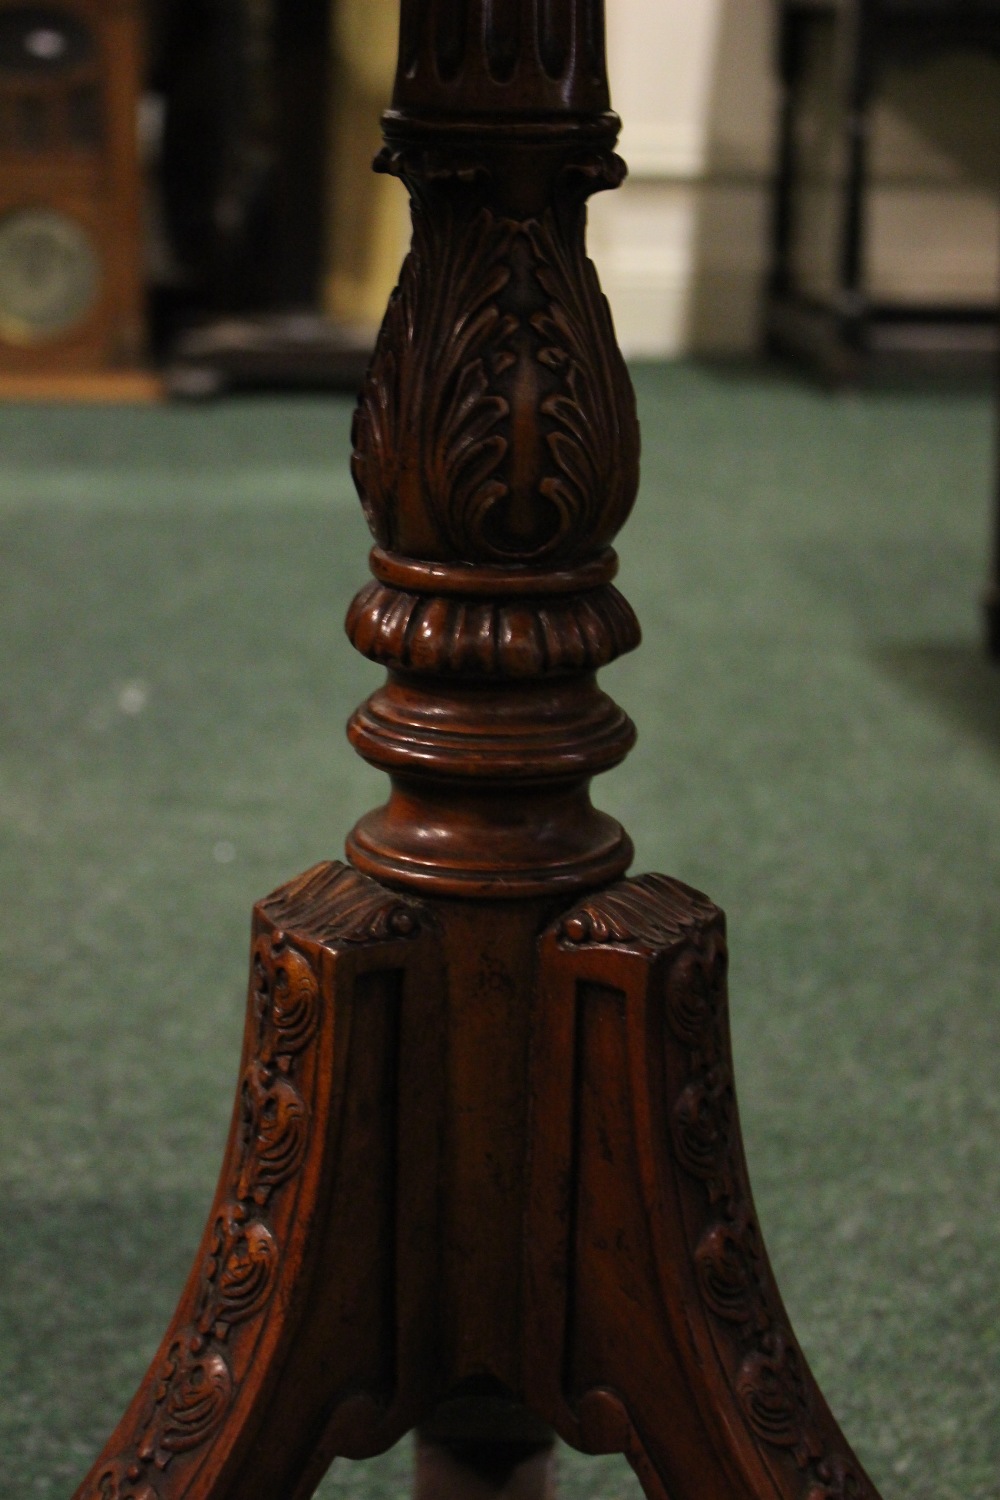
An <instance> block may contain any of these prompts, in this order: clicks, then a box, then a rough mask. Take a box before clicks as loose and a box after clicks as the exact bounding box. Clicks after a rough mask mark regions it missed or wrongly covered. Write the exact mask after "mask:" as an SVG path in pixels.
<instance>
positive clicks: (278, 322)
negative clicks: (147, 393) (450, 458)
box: [152, 0, 395, 395]
mask: <svg viewBox="0 0 1000 1500" xmlns="http://www.w3.org/2000/svg"><path fill="white" fill-rule="evenodd" d="M350 5H351V0H346V6H345V5H340V6H337V7H333V6H332V4H331V0H296V3H294V4H287V5H285V4H276V3H268V0H172V3H170V4H168V5H166V6H165V7H164V8H163V10H162V12H161V14H160V16H159V17H158V26H157V37H156V44H155V61H154V64H153V69H152V84H153V88H154V90H157V91H158V93H159V97H160V98H161V100H162V108H163V117H162V135H161V148H160V162H159V172H158V179H159V183H160V190H161V195H162V196H161V201H162V205H163V228H164V231H165V237H166V243H167V246H168V254H169V256H170V258H171V260H172V271H173V277H172V278H168V279H167V284H166V285H165V286H163V287H161V291H160V294H159V296H158V298H157V299H156V305H157V308H158V315H157V320H156V321H157V329H158V342H159V346H160V349H161V352H162V356H163V358H164V360H165V363H166V368H167V379H168V383H169V385H170V388H171V389H172V390H173V391H174V392H175V393H178V394H184V395H207V394H212V393H214V392H216V391H218V390H220V389H223V388H226V387H231V386H248V385H268V386H292V387H295V386H313V387H315V386H333V387H343V388H346V389H350V390H355V389H357V387H358V386H359V385H360V383H361V379H362V376H363V374H364V370H365V367H366V365H367V362H368V359H369V357H370V355H371V349H372V343H373V336H374V326H370V325H369V324H366V323H365V322H364V320H363V319H356V320H350V319H344V318H336V319H335V318H332V317H330V316H328V315H327V312H326V309H325V308H324V286H325V280H326V276H327V271H328V265H327V261H328V246H329V241H330V224H329V221H330V213H331V200H330V191H331V187H332V186H333V182H332V177H331V166H330V164H331V162H333V161H334V160H337V159H339V155H340V153H339V152H337V151H335V150H333V149H332V147H333V145H334V142H333V140H332V131H333V119H332V113H331V100H332V99H333V98H334V97H335V96H336V92H337V87H338V84H339V80H338V79H337V77H336V76H335V59H334V49H333V32H334V28H335V25H336V21H335V14H336V13H339V12H340V11H341V10H343V9H345V8H347V9H350ZM371 154H373V152H372V151H369V152H368V158H369V160H370V156H371ZM367 166H368V161H367V160H366V161H365V167H366V168H367ZM353 207H354V214H355V216H357V217H360V218H362V219H364V218H365V217H366V215H365V208H366V203H365V201H364V198H362V199H360V200H359V201H358V202H357V203H356V204H355V205H354V206H353ZM393 270H395V267H393Z"/></svg>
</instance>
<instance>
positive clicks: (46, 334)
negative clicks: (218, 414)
mask: <svg viewBox="0 0 1000 1500" xmlns="http://www.w3.org/2000/svg"><path fill="white" fill-rule="evenodd" d="M140 22H141V16H140V12H139V8H138V5H137V3H135V0H125V3H123V4H119V5H114V6H108V5H105V4H102V3H101V0H58V3H56V4H40V5H39V4H25V3H23V0H14V3H10V0H4V3H2V4H0V397H3V396H6V397H10V396H14V395H32V394H36V395H45V394H52V395H57V396H62V397H66V396H70V397H73V396H80V395H90V396H92V395H95V394H101V395H105V396H112V397H121V396H130V397H132V398H135V397H137V396H147V395H152V394H155V393H156V390H157V386H156V383H155V382H153V381H151V379H150V377H149V376H148V374H146V373H144V372H143V370H142V362H143V358H144V354H145V344H146V336H145V320H144V291H143V276H142V239H141V227H140V177H139V161H138V154H137V150H136V129H135V121H136V109H137V105H138V100H139V92H140V88H141V85H142V72H141V53H140V45H139V39H140Z"/></svg>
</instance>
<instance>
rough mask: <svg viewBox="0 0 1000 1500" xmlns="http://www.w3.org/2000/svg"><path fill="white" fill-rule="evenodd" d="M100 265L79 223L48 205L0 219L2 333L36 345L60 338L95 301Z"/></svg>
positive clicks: (99, 279)
mask: <svg viewBox="0 0 1000 1500" xmlns="http://www.w3.org/2000/svg"><path fill="white" fill-rule="evenodd" d="M100 283H101V266H100V260H99V258H98V254H97V251H96V249H95V247H94V244H93V242H92V240H91V238H90V236H89V235H88V234H87V232H86V230H84V229H83V228H82V227H81V225H79V224H78V223H77V222H76V221H75V220H74V219H71V218H70V217H69V216H68V215H67V214H63V213H59V212H57V211H56V210H54V209H49V208H33V209H20V210H18V211H16V212H15V213H9V214H7V215H5V217H4V218H2V219H0V336H2V337H3V338H5V339H6V340H7V342H8V343H13V344H36V343H41V342H43V341H45V340H47V339H53V338H58V337H59V336H60V335H61V334H64V333H66V332H67V331H68V330H69V329H71V328H72V327H73V326H74V325H75V324H76V323H79V322H80V321H81V320H82V319H83V318H84V317H86V315H87V313H88V312H90V310H91V308H92V307H93V306H94V304H95V302H96V301H97V297H98V294H99V291H100Z"/></svg>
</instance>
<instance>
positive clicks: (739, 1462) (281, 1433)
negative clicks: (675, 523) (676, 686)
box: [77, 0, 875, 1500]
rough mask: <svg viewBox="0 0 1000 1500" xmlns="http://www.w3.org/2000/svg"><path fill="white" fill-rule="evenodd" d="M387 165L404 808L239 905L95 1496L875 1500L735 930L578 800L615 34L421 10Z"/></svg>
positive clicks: (616, 720)
mask: <svg viewBox="0 0 1000 1500" xmlns="http://www.w3.org/2000/svg"><path fill="white" fill-rule="evenodd" d="M402 20H403V26H402V41H401V57H400V71H399V77H398V80H397V86H396V92H395V97H394V100H393V105H392V108H391V109H390V110H389V112H388V114H387V116H386V119H385V131H386V147H385V150H384V152H383V153H382V155H381V157H380V158H379V163H378V165H379V167H380V169H381V170H383V171H388V172H391V173H393V174H395V175H397V176H398V177H400V178H401V179H402V180H403V181H404V182H405V184H406V186H407V188H408V189H409V192H410V195H411V200H412V204H413V219H414V237H413V248H412V250H411V253H410V255H409V257H408V259H407V261H406V264H405V265H404V267H403V271H402V274H401V278H400V284H399V287H398V289H397V291H396V292H395V294H394V296H393V298H392V301H391V303H390V306H389V309H388V312H387V315H386V320H385V324H384V327H383V330H382V334H381V337H380V340H379V344H378V348H377V351H376V354H375V357H374V361H373V364H372V368H371V372H370V375H369V377H368V380H367V382H366V385H365V388H364V391H363V392H362V395H361V399H360V402H359V406H358V414H357V420H356V424H355V455H354V474H355V479H356V481H357V486H358V490H359V493H360V496H361V501H362V504H363V506H364V508H365V512H366V514H367V516H368V519H369V522H370V524H371V528H372V531H373V534H374V537H375V543H376V546H375V549H374V551H373V553H372V558H371V564H372V572H373V579H372V581H371V582H370V583H369V584H368V585H367V586H366V587H365V588H363V589H362V591H361V592H360V594H359V595H358V598H357V599H356V600H355V603H354V604H353V606H352V608H351V611H350V614H349V618H348V632H349V635H350V638H351V640H352V641H353V643H354V645H355V646H356V647H357V648H358V649H359V650H360V651H362V652H363V653H364V654H365V655H366V656H369V657H371V658H372V659H373V660H375V661H378V662H380V663H382V664H384V665H385V667H386V668H387V680H386V683H385V685H384V686H383V687H382V688H380V689H379V690H378V691H377V692H375V693H374V694H373V695H372V697H371V698H370V699H369V700H368V702H367V703H366V704H364V705H363V706H362V707H361V708H360V709H359V710H358V711H357V713H356V714H355V715H354V717H353V719H352V721H351V726H350V735H351V739H352V741H353V743H354V745H355V746H356V748H357V749H358V750H359V752H360V753H361V754H362V755H363V756H364V757H365V758H366V759H367V760H369V761H370V762H371V763H372V764H373V765H376V766H378V767H380V768H381V769H383V770H385V771H386V772H387V773H388V775H389V778H390V784H391V791H390V795H389V798H388V801H387V802H386V804H385V806H384V807H382V808H379V809H377V810H376V811H374V812H372V813H370V814H368V815H367V816H366V817H364V818H362V820H361V821H360V823H359V824H358V825H357V827H356V828H355V829H354V830H353V832H352V833H351V835H350V837H349V839H348V854H349V859H350V863H349V864H343V863H339V862H333V863H327V864H322V865H318V866H316V867H315V868H314V869H312V870H310V871H308V872H307V873H306V874H305V875H303V876H302V877H301V878H300V879H298V880H296V881H294V882H292V883H291V884H290V885H288V886H285V887H283V888H282V889H281V890H279V891H277V892H275V893H274V894H273V895H272V896H270V897H268V898H266V899H265V900H264V901H262V902H261V903H259V905H258V906H257V908H256V911H255V914H254V928H253V948H252V962H251V978H250V992H249V1001H248V1008H247V1029H246V1040H245V1045H244V1052H243V1059H242V1062H241V1072H240V1079H241V1082H240V1086H239V1089H238V1093H237V1100H236V1106H235V1110H234V1114H233V1122H232V1128H231V1133H230V1139H229V1145H228V1149H227V1153H226V1157H225V1161H224V1164H223V1169H222V1174H221V1177H220V1180H219V1186H218V1190H217V1195H216V1199H215V1203H214V1206H213V1208H212V1212H211V1214H210V1216H209V1220H208V1225H207V1228H206V1232H205V1237H204V1240H203V1242H202V1246H201V1249H200V1250H199V1252H198V1254H197V1256H196V1258H195V1262H194V1267H193V1269H192V1273H191V1277H190V1279H189V1281H188V1284H187V1287H186V1289H185V1291H184V1293H183V1295H182V1298H181V1301H180V1304H179V1306H178V1309H177V1312H176V1314H175V1317H174V1321H173V1322H172V1324H171V1326H170V1328H169V1330H168V1331H167V1334H166V1336H165V1338H164V1340H163V1343H162V1346H161V1348H160V1351H159V1353H158V1354H157V1356H156V1358H155V1359H154V1361H153V1364H152V1366H151V1368H150V1371H149V1374H148V1376H147V1377H146V1380H145V1381H144V1383H143V1385H142V1387H141V1388H140V1390H139V1392H138V1394H137V1396H136V1398H135V1400H134V1402H133V1404H132V1405H131V1407H130V1408H129V1410H128V1411H127V1413H126V1414H125V1416H124V1418H123V1419H122V1422H121V1424H120V1425H119V1427H118V1428H117V1430H116V1431H115V1433H114V1434H113V1435H112V1437H111V1439H110V1441H109V1443H108V1445H107V1447H106V1448H105V1450H104V1453H103V1454H102V1455H101V1456H100V1458H99V1459H98V1460H97V1462H96V1464H95V1465H94V1467H93V1468H92V1470H91V1472H90V1474H89V1475H88V1477H87V1478H86V1480H85V1481H84V1482H83V1484H82V1486H81V1487H80V1489H79V1490H78V1492H77V1494H78V1500H180V1497H181V1496H184V1497H191V1500H194V1497H198V1500H277V1497H282V1500H305V1497H307V1496H309V1495H310V1494H312V1492H313V1490H314V1488H315V1486H316V1484H317V1483H318V1481H319V1479H320V1478H321V1476H322V1475H323V1473H324V1472H325V1470H326V1468H327V1466H328V1465H329V1463H330V1461H331V1460H332V1459H334V1458H335V1457H337V1456H338V1455H340V1456H347V1457H355V1458H360V1457H365V1456H368V1455H373V1454H376V1453H378V1452H380V1451H383V1450H384V1449H386V1448H387V1447H389V1446H390V1445H391V1444H393V1443H395V1442H396V1441H398V1440H399V1439H400V1438H401V1437H402V1436H403V1435H404V1434H405V1433H407V1432H408V1431H410V1430H412V1429H416V1430H417V1432H418V1452H417V1477H416V1492H417V1496H418V1497H419V1500H431V1497H434V1500H448V1497H451V1496H455V1497H460V1496H461V1497H466V1500H473V1497H478V1496H484V1497H485V1496H492V1497H500V1496H506V1497H511V1500H513V1497H515V1496H517V1497H519V1500H544V1497H545V1496H547V1495H548V1494H550V1492H551V1486H552V1459H551V1445H552V1441H553V1435H554V1434H558V1435H560V1436H561V1437H562V1438H564V1439H565V1440H566V1441H567V1442H569V1443H571V1444H573V1445H575V1446H576V1447H577V1448H579V1449H582V1450H583V1451H585V1452H588V1453H600V1452H623V1453H625V1454H627V1456H628V1458H629V1460H630V1461H631V1463H632V1464H633V1465H634V1467H635V1469H636V1472H637V1473H638V1475H639V1478H640V1480H641V1483H642V1485H643V1487H644V1489H645V1491H646V1493H647V1495H648V1496H650V1497H651V1500H667V1497H668V1496H669V1497H670V1500H765V1497H767V1500H874V1495H875V1492H874V1490H873V1489H872V1486H871V1484H870V1483H869V1481H868V1480H867V1478H866V1477H865V1475H864V1473H863V1471H862V1469H861V1467H860V1465H859V1463H858V1461H857V1459H856V1458H855V1457H854V1456H853V1454H852V1453H851V1452H850V1449H849V1448H848V1446H847V1444H846V1442H845V1440H844V1438H843V1436H842V1435H841V1433H840V1432H839V1430H838V1428H837V1426H836V1423H835V1422H834V1420H833V1418H832V1416H831V1415H830V1412H829V1410H828V1409H827V1407H826V1405H825V1403H824V1401H823V1398H822V1396H821V1395H820V1393H819V1391H818V1390H817V1388H816V1386H815V1383H814V1382H813V1380H812V1377H811V1376H810V1373H809V1370H808V1367H807V1365H806V1362H805V1359H804V1357H803V1355H802V1352H801V1350H800V1349H799V1347H798V1345H797V1344H796V1341H795V1338H794V1335H793V1333H792V1330H791V1328H790V1326H789V1323H788V1319H787V1317H786V1315H785V1312H784V1310H783V1308H782V1305H781V1300H780V1297H779V1295H778V1292H777V1289H776V1287H775V1284H774V1280H773V1277H772V1275H771V1272H770V1269H769V1266H768V1262H767V1257H766V1253H765V1250H764V1246H763V1243H762V1240H761V1235H760V1231H759V1227H758V1225H757V1221H756V1217H755V1214H754V1209H753V1204H752V1199H751V1194H750V1188H749V1183H748V1180H747V1174H746V1167H745V1164H744V1160H743V1153H742V1148H741V1141H740V1132H739V1123H738V1116H737V1111H736V1103H735V1096H734V1084H733V1075H732V1064H731V1058H730V1051H729V1040H728V1023H727V1012H726V988H725V984H726V947H725V933H724V923H723V918H722V915H721V913H720V912H719V911H718V910H717V908H716V907H715V906H714V905H713V904H712V903H711V902H710V901H709V900H708V899H707V898H706V897H704V896H702V895H700V894H699V893H697V892H695V891H692V890H689V889H688V888H687V887H685V886H683V885H681V884H679V883H678V882H676V881H673V880H670V879H668V878H666V877H664V876H657V875H647V876H642V877H639V878H637V879H631V880H629V879H625V878H624V876H625V872H626V869H627V867H628V864H629V861H630V859H631V845H630V842H629V839H628V836H627V834H626V833H625V832H624V831H623V829H622V828H621V827H620V826H619V825H618V824H617V823H616V822H615V820H614V819H612V818H610V817H608V816H607V815H606V814H604V813H601V812H600V811H598V810H597V809H596V808H595V807H594V806H593V804H592V802H591V799H590V781H591V778H592V777H593V776H594V775H595V774H596V773H597V772H599V771H602V770H604V769H606V768H608V767H609V766H613V765H615V764H616V763H617V762H619V761H620V760H621V759H622V757H623V756H624V755H625V754H626V753H627V752H628V750H629V749H630V747H631V745H632V742H633V738H634V730H633V726H632V725H631V723H630V722H629V720H628V719H627V717H626V716H625V715H624V714H623V713H622V711H621V710H620V709H619V708H618V707H617V706H616V705H615V704H614V703H613V701H612V700H611V699H610V698H609V697H608V696H607V695H606V694H605V693H603V692H602V691H601V689H600V688H599V687H598V685H597V681H596V673H597V670H598V669H599V668H600V667H602V666H603V665H605V664H606V663H607V662H609V661H611V660H613V659H614V657H615V656H617V655H619V654H621V653H622V652H624V651H628V650H630V649H632V648H633V647H634V646H636V645H637V644H638V639H639V633H638V626H637V624H636V621H635V618H634V616H633V614H632V611H631V609H630V608H629V606H628V604H627V603H626V601H625V600H624V598H623V597H622V596H621V595H620V594H619V593H618V592H617V590H616V589H615V587H614V584H613V582H612V579H613V576H614V571H615V559H614V554H613V552H612V551H611V544H612V542H613V540H614V537H615V534H616V532H617V531H618V529H619V528H620V526H621V525H622V524H623V522H624V521H625V519H626V517H627V515H628V512H629V510H630V508H631V505H632V503H633V500H634V497H635V492H636V487H637V481H638V452H639V445H638V429H637V424H636V415H635V406H634V400H633V396H632V391H631V387H630V384H629V380H628V376H627V373H626V370H625V366H624V364H623V362H622V359H621V356H620V354H619V352H618V349H617V345H616V343H615V339H614V333H613V329H612V325H611V319H610V316H609V314H608V311H607V307H606V305H605V303H604V300H603V297H602V295H601V292H600V289H599V286H598V283H597V278H596V273H595V271H594V268H593V266H592V265H591V263H590V262H589V260H588V259H587V258H586V254H585V250H584V229H585V207H586V200H587V198H588V196H589V195H590V194H592V193H594V192H596V191H599V190H601V189H604V188H610V187H614V186H616V185H617V184H618V183H619V182H620V180H621V178H622V175H623V170H624V169H623V166H622V164H621V162H620V161H619V159H618V158H617V156H616V155H615V153H614V149H613V148H614V143H615V138H616V133H617V126H618V122H617V120H616V118H615V117H614V115H612V114H610V113H609V110H608V95H607V84H606V79H605V76H604V65H603V41H602V31H603V24H602V23H603V15H602V7H601V5H600V4H599V3H597V0H493V3H491V4H489V3H486V0H468V3H466V4H465V5H458V4H454V3H450V4H449V3H444V0H440V3H437V4H431V5H428V4H425V3H418V0H405V3H404V5H403V14H402Z"/></svg>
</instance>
